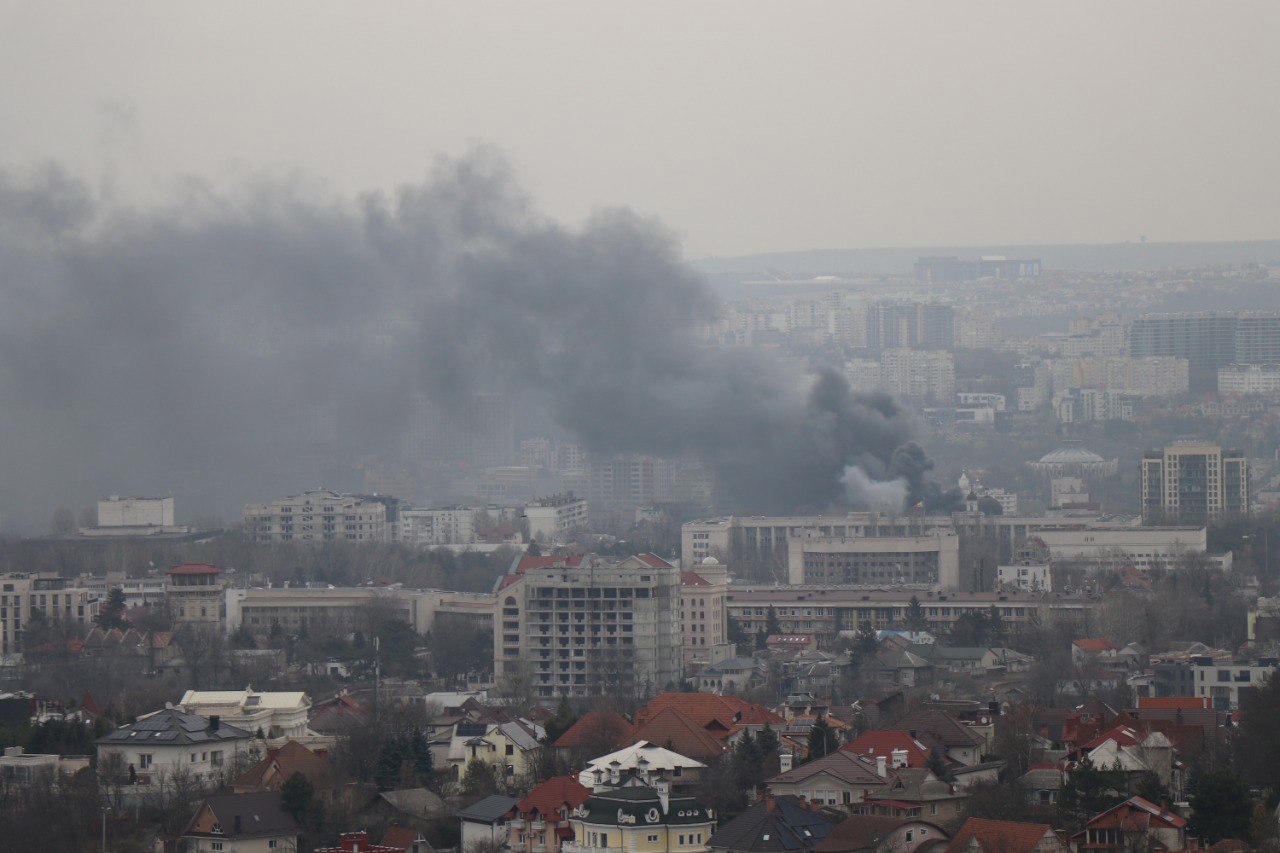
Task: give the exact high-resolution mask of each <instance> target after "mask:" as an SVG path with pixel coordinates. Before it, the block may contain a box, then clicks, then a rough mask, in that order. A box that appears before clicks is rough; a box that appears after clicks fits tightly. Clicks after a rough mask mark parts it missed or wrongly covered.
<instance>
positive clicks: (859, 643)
mask: <svg viewBox="0 0 1280 853" xmlns="http://www.w3.org/2000/svg"><path fill="white" fill-rule="evenodd" d="M878 645H879V643H878V642H877V641H876V629H875V628H874V627H873V626H872V625H871V623H870V622H863V623H862V624H861V625H859V626H858V633H857V634H855V635H854V638H853V653H854V655H856V656H858V657H862V656H864V655H870V654H875V651H876V648H877V647H878Z"/></svg>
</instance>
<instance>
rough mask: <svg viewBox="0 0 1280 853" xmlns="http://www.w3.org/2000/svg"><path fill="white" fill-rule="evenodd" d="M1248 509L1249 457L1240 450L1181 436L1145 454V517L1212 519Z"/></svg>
mask: <svg viewBox="0 0 1280 853" xmlns="http://www.w3.org/2000/svg"><path fill="white" fill-rule="evenodd" d="M1248 511H1249V463H1248V460H1246V459H1245V456H1244V454H1243V453H1241V452H1240V451H1239V450H1224V449H1223V448H1222V447H1220V446H1219V445H1216V444H1209V443H1206V442H1195V441H1177V442H1174V443H1173V444H1171V445H1169V446H1168V447H1165V448H1164V449H1163V450H1148V451H1147V452H1146V453H1144V454H1143V457H1142V517H1143V520H1145V521H1196V522H1203V521H1212V520H1214V519H1218V518H1222V517H1224V516H1231V515H1244V514H1246V513H1247V512H1248Z"/></svg>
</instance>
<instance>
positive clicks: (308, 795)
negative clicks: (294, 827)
mask: <svg viewBox="0 0 1280 853" xmlns="http://www.w3.org/2000/svg"><path fill="white" fill-rule="evenodd" d="M315 794H316V789H315V786H314V785H312V784H311V780H309V779H308V778H307V777H306V776H303V775H302V774H301V773H294V774H293V775H292V776H290V777H289V778H288V779H286V780H285V781H284V784H283V785H281V786H280V800H281V803H282V804H283V805H284V810H285V811H287V812H288V813H289V814H291V815H293V819H294V820H296V821H298V822H299V823H301V822H302V821H303V820H304V818H306V816H307V814H308V812H310V810H311V802H312V800H313V799H314V798H315Z"/></svg>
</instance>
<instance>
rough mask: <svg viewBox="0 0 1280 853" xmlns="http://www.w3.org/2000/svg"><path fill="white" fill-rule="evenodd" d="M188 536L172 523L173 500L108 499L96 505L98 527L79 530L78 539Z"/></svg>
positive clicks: (185, 526)
mask: <svg viewBox="0 0 1280 853" xmlns="http://www.w3.org/2000/svg"><path fill="white" fill-rule="evenodd" d="M190 532H191V528H190V527H188V526H187V525H179V524H176V523H175V522H174V514H173V498H122V497H120V496H119V495H111V496H110V497H109V498H107V499H106V500H105V501H98V523H97V524H96V525H95V526H93V527H82V528H80V535H81V536H88V537H93V538H101V539H111V538H135V537H140V536H148V537H151V536H157V537H172V536H175V535H184V534H187V533H190Z"/></svg>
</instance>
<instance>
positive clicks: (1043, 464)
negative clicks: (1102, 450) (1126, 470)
mask: <svg viewBox="0 0 1280 853" xmlns="http://www.w3.org/2000/svg"><path fill="white" fill-rule="evenodd" d="M1027 465H1028V466H1029V467H1030V468H1031V470H1032V471H1035V472H1036V473H1037V474H1040V475H1042V476H1045V477H1079V478H1080V479H1082V480H1083V479H1087V478H1090V477H1112V476H1115V473H1116V471H1118V470H1119V467H1120V461H1119V460H1118V459H1103V458H1102V457H1101V456H1099V455H1098V454H1096V453H1094V452H1093V451H1092V450H1089V449H1087V448H1084V447H1081V446H1080V445H1078V444H1068V445H1064V446H1062V447H1059V448H1058V449H1057V450H1051V451H1049V452H1048V453H1046V454H1045V455H1044V456H1041V457H1040V459H1039V461H1036V462H1028V463H1027Z"/></svg>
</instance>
